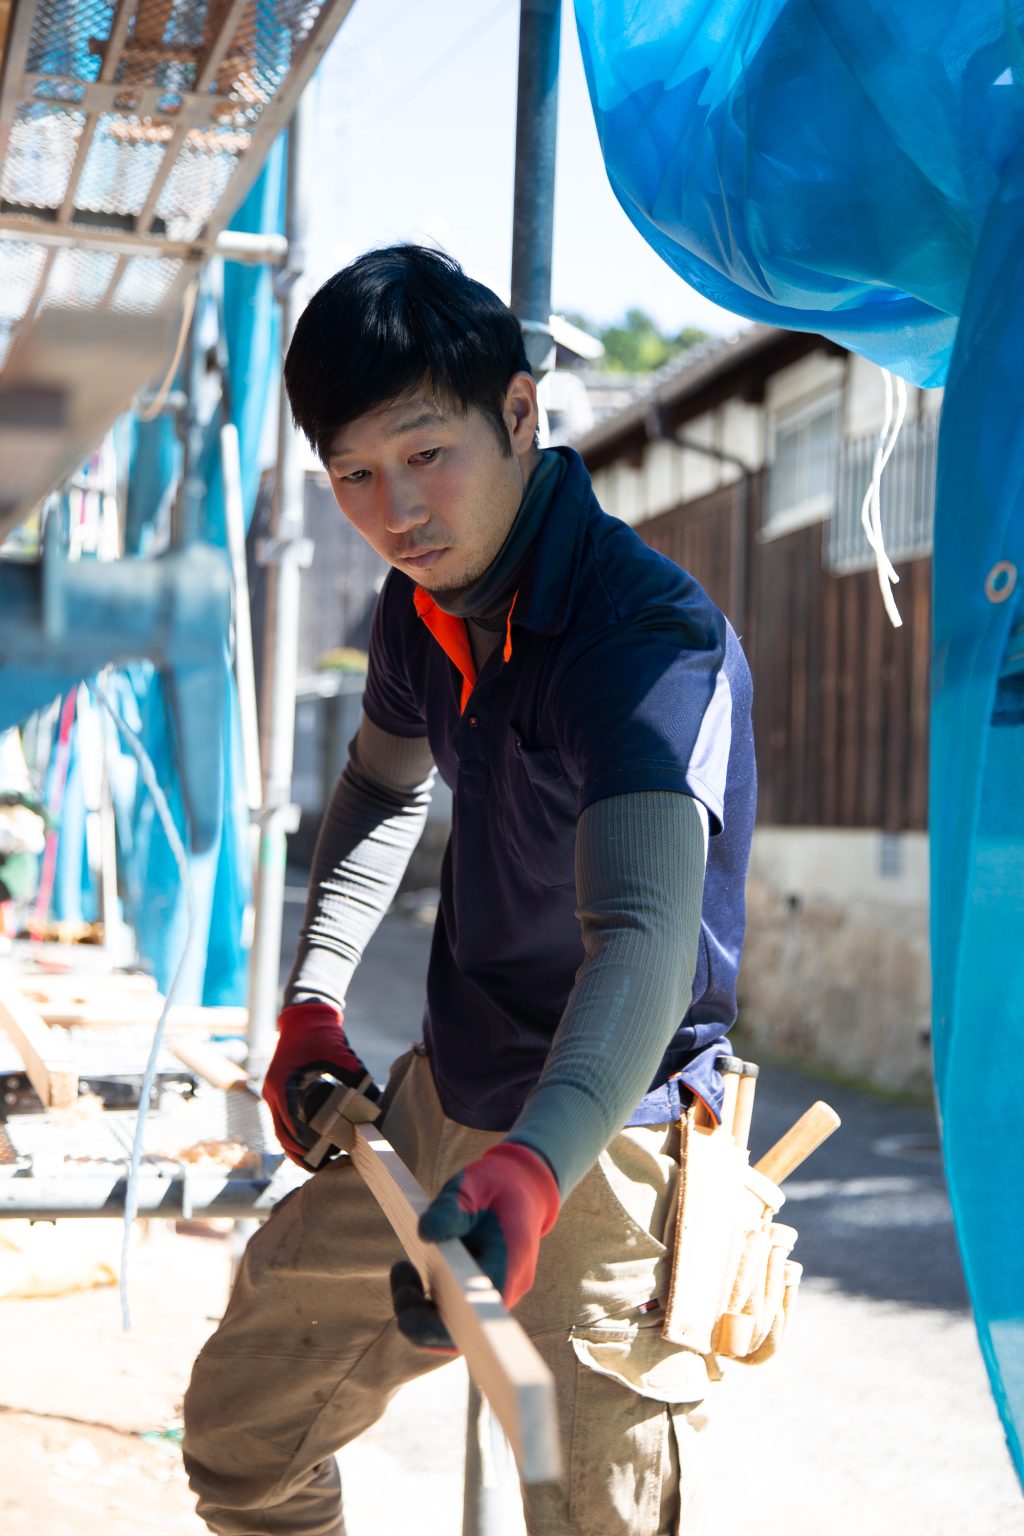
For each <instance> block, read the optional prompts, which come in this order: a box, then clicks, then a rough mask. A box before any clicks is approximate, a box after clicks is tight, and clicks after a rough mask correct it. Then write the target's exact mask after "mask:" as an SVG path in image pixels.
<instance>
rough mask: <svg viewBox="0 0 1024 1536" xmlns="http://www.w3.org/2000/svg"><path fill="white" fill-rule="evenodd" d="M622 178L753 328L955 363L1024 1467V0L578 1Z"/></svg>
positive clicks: (993, 1246) (984, 1067)
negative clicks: (1023, 1101) (1021, 575)
mask: <svg viewBox="0 0 1024 1536" xmlns="http://www.w3.org/2000/svg"><path fill="white" fill-rule="evenodd" d="M576 17H577V23H578V26H579V32H580V40H581V44H582V48H583V57H584V62H585V65H586V70H587V78H588V82H589V86H590V94H591V101H592V104H593V108H594V116H595V119H596V122H597V129H598V134H599V136H600V139H601V145H602V149H603V152H604V156H605V163H606V166H607V170H608V175H609V178H610V180H611V184H612V186H613V188H614V190H615V193H616V195H617V197H618V198H619V201H620V202H621V204H622V206H623V208H624V209H625V210H626V212H627V214H628V215H629V217H630V218H631V219H632V221H633V222H634V224H635V225H636V226H637V228H638V229H639V230H640V232H641V233H642V234H643V235H644V236H645V238H646V239H647V240H648V241H649V243H650V244H651V245H652V246H653V247H654V249H655V250H656V251H658V252H659V254H660V255H661V256H662V257H663V258H664V259H665V261H667V262H668V263H669V265H670V266H672V267H673V268H674V269H675V270H676V271H677V272H678V273H679V274H680V276H682V277H684V278H685V279H686V281H687V282H689V283H691V284H692V285H693V286H694V287H695V288H697V289H698V290H699V291H700V292H701V293H703V294H705V295H706V296H707V297H708V298H710V299H712V300H714V301H715V302H716V303H718V304H721V305H724V306H725V307H727V308H729V309H731V310H734V311H735V312H736V313H738V314H741V315H745V316H747V317H749V318H750V319H754V320H761V321H766V322H768V323H771V324H774V325H781V326H787V327H790V328H792V329H798V330H811V331H817V332H820V333H822V334H823V335H826V336H829V337H832V338H834V339H835V340H837V341H839V342H841V343H842V344H843V345H845V346H848V347H850V348H852V349H853V350H855V351H857V352H860V353H862V354H863V355H864V356H866V357H869V358H871V359H872V360H873V361H875V362H877V363H880V364H881V365H882V366H884V367H886V368H889V369H890V370H891V371H892V372H894V373H897V374H900V375H901V376H903V377H904V378H906V379H908V380H910V381H911V382H913V383H916V384H921V385H937V384H942V383H944V382H947V380H948V388H947V395H946V400H945V403H944V408H943V417H942V431H941V438H940V446H939V477H938V493H937V507H936V529H935V572H934V582H935V592H934V613H933V626H934V635H933V713H932V746H931V783H932V789H931V808H930V828H931V844H932V849H931V858H932V953H933V963H932V968H933V980H934V1033H935V1075H936V1090H937V1094H938V1100H939V1106H940V1110H941V1115H942V1125H943V1145H944V1151H945V1158H946V1169H947V1175H948V1179H949V1185H950V1193H951V1197H952V1202H953V1209H954V1215H955V1218H956V1223H957V1232H958V1236H959V1241H960V1247H961V1253H962V1255H963V1260H964V1268H965V1271H966V1274H967V1280H968V1285H969V1288H970V1292H971V1298H972V1302H973V1306H974V1312H975V1318H976V1321H977V1326H978V1334H979V1338H980V1340H981V1344H982V1349H983V1352H984V1354H985V1359H986V1363H987V1365H988V1368H989V1374H990V1377H991V1380H992V1385H993V1390H994V1393H995V1396H996V1400H997V1402H998V1405H999V1409H1000V1412H1001V1414H1002V1417H1003V1422H1004V1425H1005V1427H1006V1432H1007V1438H1008V1440H1009V1443H1010V1448H1011V1452H1012V1454H1013V1456H1014V1459H1015V1463H1016V1466H1017V1469H1018V1472H1019V1473H1020V1474H1021V1475H1022V1477H1024V1453H1022V1446H1021V1432H1020V1426H1021V1423H1022V1422H1024V1284H1022V1277H1024V1180H1022V1172H1024V1117H1022V1116H1021V1113H1020V1109H1019V1099H1020V1093H1021V1077H1022V1074H1021V1068H1020V1065H1019V1063H1020V1062H1021V1060H1024V944H1022V943H1021V906H1022V898H1024V795H1022V794H1021V793H1020V779H1021V765H1022V763H1024V734H1022V733H1024V614H1022V613H1021V612H1020V611H1019V606H1020V605H1019V598H1020V591H1019V590H1018V586H1017V580H1018V572H1022V571H1024V491H1022V487H1024V425H1022V421H1021V411H1020V404H1019V400H1020V359H1021V357H1022V356H1024V296H1022V293H1021V281H1020V260H1021V252H1022V251H1024V44H1022V39H1021V23H1022V20H1024V0H899V3H898V4H893V3H892V0H857V3H856V4H854V3H853V0H576Z"/></svg>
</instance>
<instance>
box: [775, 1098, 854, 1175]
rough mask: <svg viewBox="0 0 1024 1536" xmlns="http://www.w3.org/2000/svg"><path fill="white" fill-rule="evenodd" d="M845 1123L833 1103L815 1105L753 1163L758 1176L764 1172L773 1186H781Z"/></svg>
mask: <svg viewBox="0 0 1024 1536" xmlns="http://www.w3.org/2000/svg"><path fill="white" fill-rule="evenodd" d="M841 1124H842V1121H841V1120H840V1118H839V1116H838V1115H837V1114H836V1112H835V1110H834V1109H833V1108H832V1106H831V1105H830V1104H826V1103H825V1102H824V1100H822V1099H819V1100H818V1101H817V1103H816V1104H812V1105H811V1107H810V1109H807V1110H805V1111H804V1113H803V1114H802V1115H801V1116H800V1119H799V1120H797V1121H796V1123H795V1124H794V1125H791V1126H790V1128H789V1130H788V1131H787V1132H786V1134H785V1135H784V1136H780V1137H779V1139H778V1141H777V1142H776V1143H775V1145H774V1146H773V1147H769V1149H768V1151H767V1152H766V1153H765V1154H764V1157H762V1158H761V1160H760V1161H759V1162H757V1163H755V1164H754V1170H755V1172H757V1173H763V1174H764V1176H765V1178H766V1179H771V1181H772V1183H773V1184H781V1183H782V1181H783V1179H788V1178H789V1175H790V1174H791V1173H793V1172H794V1170H795V1169H797V1168H799V1166H800V1164H801V1163H802V1162H804V1160H805V1159H806V1158H808V1157H810V1155H811V1153H812V1152H814V1151H816V1150H817V1148H818V1147H820V1146H821V1144H822V1142H823V1141H827V1140H828V1138H829V1137H830V1136H831V1135H832V1132H833V1131H837V1130H838V1129H839V1127H840V1125H841Z"/></svg>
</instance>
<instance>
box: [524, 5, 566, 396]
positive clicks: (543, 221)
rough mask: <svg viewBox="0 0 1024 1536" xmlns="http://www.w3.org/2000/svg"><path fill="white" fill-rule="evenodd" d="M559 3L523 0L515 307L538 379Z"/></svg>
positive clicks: (543, 339)
mask: <svg viewBox="0 0 1024 1536" xmlns="http://www.w3.org/2000/svg"><path fill="white" fill-rule="evenodd" d="M561 21H562V3H561V0H520V14H519V93H518V102H517V107H516V178H515V203H514V207H513V216H512V309H513V311H514V312H515V314H516V315H518V317H519V321H520V324H521V325H522V327H523V333H524V335H525V337H526V354H527V356H528V357H529V359H530V365H531V367H532V368H533V370H534V372H535V373H536V374H537V376H538V378H539V377H540V376H541V375H542V374H544V373H547V372H548V370H549V369H550V368H551V367H552V366H553V363H554V358H553V355H552V354H553V351H554V347H553V344H552V341H551V244H552V237H553V231H554V223H555V144H556V135H557V128H558V57H559V42H560V31H561Z"/></svg>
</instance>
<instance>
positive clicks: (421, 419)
mask: <svg viewBox="0 0 1024 1536" xmlns="http://www.w3.org/2000/svg"><path fill="white" fill-rule="evenodd" d="M450 421H451V417H450V416H442V415H439V414H438V412H437V411H421V412H420V413H419V415H418V416H409V417H407V418H406V419H405V420H404V421H398V422H396V423H395V425H394V426H393V427H390V428H389V429H388V431H387V432H385V434H384V436H385V437H386V438H387V439H388V440H389V441H390V439H391V438H393V437H402V436H403V435H404V434H405V433H406V432H418V431H419V430H420V428H421V427H446V426H448V424H449V422H450ZM353 453H354V450H353V449H351V448H346V447H345V445H344V443H342V444H341V446H340V447H337V448H334V449H332V451H331V453H330V454H329V456H328V463H332V462H333V461H334V460H335V459H347V458H351V457H352V455H353Z"/></svg>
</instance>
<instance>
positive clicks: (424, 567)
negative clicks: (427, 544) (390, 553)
mask: <svg viewBox="0 0 1024 1536" xmlns="http://www.w3.org/2000/svg"><path fill="white" fill-rule="evenodd" d="M447 553H448V546H447V544H446V545H444V546H443V547H442V548H441V549H425V550H423V552H422V553H421V554H418V555H417V554H409V555H398V556H397V557H396V559H397V562H398V564H399V565H406V566H408V567H409V569H410V570H413V571H429V570H430V568H431V566H432V565H436V564H437V562H438V561H439V560H440V559H441V558H442V556H443V555H446V554H447Z"/></svg>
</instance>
